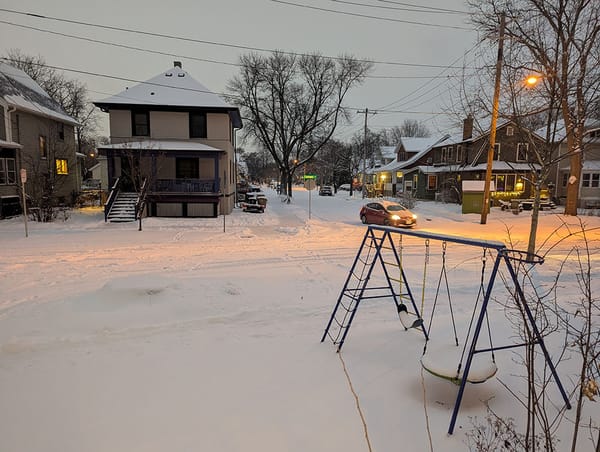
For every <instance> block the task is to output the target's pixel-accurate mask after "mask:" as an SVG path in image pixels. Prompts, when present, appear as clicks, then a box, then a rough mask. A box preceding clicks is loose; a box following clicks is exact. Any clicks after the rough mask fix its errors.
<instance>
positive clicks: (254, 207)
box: [241, 191, 267, 213]
mask: <svg viewBox="0 0 600 452" xmlns="http://www.w3.org/2000/svg"><path fill="white" fill-rule="evenodd" d="M241 206H242V210H243V211H244V212H260V213H264V212H265V209H266V208H267V197H266V196H265V194H264V193H263V192H261V191H252V192H248V193H246V199H245V201H244V202H242V203H241Z"/></svg>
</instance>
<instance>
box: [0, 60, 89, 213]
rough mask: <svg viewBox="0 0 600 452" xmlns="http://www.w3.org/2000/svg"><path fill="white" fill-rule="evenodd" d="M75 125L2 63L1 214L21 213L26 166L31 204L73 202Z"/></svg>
mask: <svg viewBox="0 0 600 452" xmlns="http://www.w3.org/2000/svg"><path fill="white" fill-rule="evenodd" d="M76 125H77V122H76V121H75V120H74V119H73V118H71V117H70V116H68V115H67V114H66V113H65V112H64V110H63V109H62V108H61V106H60V105H59V104H58V103H57V102H56V101H54V100H53V99H52V98H50V96H49V95H48V94H47V93H46V92H45V91H44V90H43V89H42V88H41V87H40V86H39V85H38V84H37V83H36V82H35V81H33V80H32V79H31V77H29V76H28V75H27V74H26V73H25V72H23V71H21V70H20V69H17V68H15V67H12V66H10V65H8V64H6V63H2V62H0V218H2V217H5V216H9V215H14V214H17V213H20V212H21V201H20V200H21V198H22V197H21V178H20V173H21V170H22V169H23V170H25V171H26V176H27V182H26V184H25V192H26V194H27V198H28V205H29V206H30V207H32V208H36V209H38V210H37V211H38V212H39V211H40V210H39V209H48V208H52V205H57V204H65V205H70V204H72V203H73V201H74V199H75V197H76V195H77V192H78V191H79V187H80V184H81V173H80V171H79V166H78V162H77V156H76V146H75V132H74V127H75V126H76ZM46 211H47V210H46ZM40 219H44V220H48V219H49V218H40Z"/></svg>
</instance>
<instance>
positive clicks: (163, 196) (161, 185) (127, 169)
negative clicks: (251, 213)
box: [98, 140, 232, 217]
mask: <svg viewBox="0 0 600 452" xmlns="http://www.w3.org/2000/svg"><path fill="white" fill-rule="evenodd" d="M98 151H99V152H100V153H101V154H103V155H105V156H106V161H107V172H108V178H109V183H110V186H111V187H112V190H117V191H119V192H129V193H138V195H139V196H140V198H143V202H144V205H145V206H146V209H145V215H148V216H166V217H215V216H217V215H219V214H220V213H230V212H231V209H232V206H229V205H228V204H229V203H226V202H224V199H225V197H224V193H225V190H224V189H225V187H224V185H223V184H224V183H225V181H224V179H225V168H226V163H225V160H226V154H225V151H223V150H220V149H216V148H213V147H211V146H208V145H205V144H203V143H199V142H189V141H182V142H179V141H157V140H144V141H136V142H126V143H118V144H112V145H104V146H99V147H98ZM222 168H223V169H222ZM221 173H223V178H221V177H220V174H221ZM109 199H110V198H109Z"/></svg>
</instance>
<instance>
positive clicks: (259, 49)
mask: <svg viewBox="0 0 600 452" xmlns="http://www.w3.org/2000/svg"><path fill="white" fill-rule="evenodd" d="M271 1H274V0H271ZM0 11H2V12H7V13H12V14H18V15H22V16H29V17H34V18H36V19H44V20H51V21H55V22H64V23H69V24H76V25H83V26H86V27H93V28H100V29H106V30H112V31H120V32H124V33H133V34H140V35H144V36H152V37H157V38H164V39H173V40H176V41H184V42H194V43H198V44H207V45H214V46H220V47H228V48H234V49H241V50H251V51H256V52H267V53H273V52H279V53H282V54H285V55H292V56H310V54H308V53H300V52H289V51H284V50H276V49H267V48H264V47H253V46H245V45H240V44H231V43H225V42H218V41H208V40H204V39H195V38H189V37H185V36H177V35H167V34H163V33H156V32H152V31H146V30H136V29H131V28H123V27H115V26H112V25H103V24H96V23H92V22H83V21H79V20H74V19H62V18H59V17H52V16H45V15H43V14H37V13H29V12H24V11H17V10H13V9H7V8H0ZM323 57H324V58H327V59H330V60H335V61H341V60H343V59H344V58H343V57H334V56H325V55H324V56H323ZM360 60H362V61H367V62H370V63H373V64H386V65H392V66H406V67H423V68H446V67H447V66H444V65H439V64H419V63H402V62H398V61H377V60H370V59H364V58H360Z"/></svg>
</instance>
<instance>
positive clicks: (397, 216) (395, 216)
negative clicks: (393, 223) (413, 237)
mask: <svg viewBox="0 0 600 452" xmlns="http://www.w3.org/2000/svg"><path fill="white" fill-rule="evenodd" d="M391 218H392V220H399V219H400V216H399V215H392V217H391Z"/></svg>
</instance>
